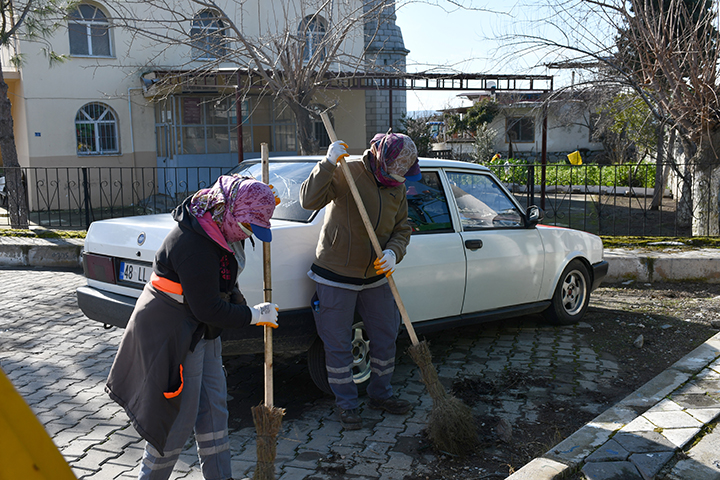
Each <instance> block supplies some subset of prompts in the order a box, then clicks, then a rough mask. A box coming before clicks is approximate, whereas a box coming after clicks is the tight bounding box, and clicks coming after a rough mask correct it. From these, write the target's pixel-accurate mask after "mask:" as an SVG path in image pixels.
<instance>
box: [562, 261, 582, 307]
mask: <svg viewBox="0 0 720 480" xmlns="http://www.w3.org/2000/svg"><path fill="white" fill-rule="evenodd" d="M586 291H587V288H586V286H585V277H584V276H583V275H582V273H580V272H579V271H577V270H573V271H572V272H570V273H568V275H567V277H565V281H564V282H563V287H562V304H563V308H564V309H565V311H566V312H567V314H568V315H577V314H578V313H579V312H580V310H582V308H583V305H584V304H585V295H586Z"/></svg>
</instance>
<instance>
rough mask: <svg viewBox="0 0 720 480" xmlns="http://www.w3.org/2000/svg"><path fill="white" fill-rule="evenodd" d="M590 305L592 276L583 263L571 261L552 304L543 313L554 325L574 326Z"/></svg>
mask: <svg viewBox="0 0 720 480" xmlns="http://www.w3.org/2000/svg"><path fill="white" fill-rule="evenodd" d="M589 303H590V274H589V273H588V269H587V267H586V266H585V264H584V263H583V262H581V261H580V260H573V261H571V262H570V263H569V264H568V266H567V267H565V270H563V273H562V275H560V280H559V281H558V284H557V287H555V293H554V294H553V298H552V303H551V304H550V307H548V309H547V310H545V311H544V312H543V314H544V315H545V318H546V319H547V321H548V322H549V323H551V324H553V325H573V324H575V323H577V322H579V321H580V319H581V318H582V317H583V315H585V312H586V311H587V308H588V304H589Z"/></svg>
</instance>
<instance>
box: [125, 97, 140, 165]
mask: <svg viewBox="0 0 720 480" xmlns="http://www.w3.org/2000/svg"><path fill="white" fill-rule="evenodd" d="M131 90H142V87H128V90H127V92H128V93H127V96H128V115H129V116H130V152H131V153H132V165H133V167H136V166H137V165H136V162H135V135H134V132H133V115H132V98H130V91H131Z"/></svg>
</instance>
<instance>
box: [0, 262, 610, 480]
mask: <svg viewBox="0 0 720 480" xmlns="http://www.w3.org/2000/svg"><path fill="white" fill-rule="evenodd" d="M84 282H85V281H84V278H83V276H82V274H81V273H79V272H77V271H44V270H36V269H8V268H6V269H0V310H1V311H2V312H3V315H2V320H0V332H1V334H0V367H2V369H3V371H4V372H5V373H6V374H7V375H8V377H9V378H10V380H11V381H12V382H13V384H14V385H15V388H17V389H18V391H19V392H20V393H21V394H22V395H23V397H24V398H25V400H26V401H27V402H28V403H29V404H30V406H31V407H32V409H33V411H34V412H35V413H36V415H37V416H38V418H39V419H40V421H41V422H42V423H43V424H44V425H45V428H46V430H47V431H48V432H49V434H50V435H51V437H52V438H53V440H54V441H55V444H56V445H57V446H58V448H59V449H60V452H61V453H62V454H63V456H64V457H65V459H66V460H67V461H68V462H69V464H70V466H71V467H72V469H73V471H74V472H75V474H76V476H77V477H78V478H79V479H103V480H109V479H115V478H121V479H129V478H135V477H136V475H137V469H138V464H139V461H140V458H141V455H142V451H143V446H144V442H143V441H142V440H141V439H140V437H139V436H138V435H137V433H136V432H135V431H134V429H133V428H132V426H131V425H130V423H129V421H128V418H127V416H126V415H125V413H124V412H123V410H122V409H121V408H120V407H119V406H117V405H116V404H115V403H114V402H112V401H111V400H110V399H109V397H108V396H107V395H106V394H105V392H104V390H103V388H104V385H105V380H106V377H107V374H108V371H109V369H110V365H111V363H112V361H113V358H114V355H115V352H116V349H117V346H118V344H119V342H120V338H121V335H122V331H121V330H118V329H112V330H105V329H103V328H102V327H101V326H100V325H99V324H97V323H96V322H92V321H90V320H88V319H87V318H86V317H85V316H84V315H83V314H82V313H81V312H80V310H79V309H78V307H77V304H76V298H75V289H76V288H77V287H78V286H80V285H82V284H84ZM584 328H588V326H587V325H583V324H580V325H578V326H575V327H568V328H562V329H560V328H552V327H540V326H537V325H534V324H525V325H521V326H515V327H512V326H510V327H508V326H506V327H504V328H501V327H499V326H498V325H497V324H488V325H487V326H485V327H483V328H478V327H468V328H464V329H457V330H453V331H449V332H444V333H442V334H434V335H433V336H432V343H431V345H432V351H433V355H434V357H435V358H434V362H435V365H436V366H437V369H438V373H439V376H440V377H441V380H442V381H443V382H444V383H446V385H449V384H450V383H452V381H453V380H456V379H462V378H476V377H479V376H483V375H488V374H493V373H497V372H501V371H507V370H508V369H518V370H520V369H522V370H531V369H542V370H543V371H544V373H545V375H547V374H549V373H551V374H552V375H553V376H554V378H555V381H554V382H553V384H552V385H539V386H538V387H537V388H534V389H533V393H532V394H531V395H527V396H526V397H525V398H522V397H518V396H513V395H507V396H504V395H503V393H499V394H498V398H497V400H498V401H497V402H493V404H492V405H488V404H483V405H481V406H477V407H475V413H476V414H477V415H478V416H483V415H484V416H488V415H492V416H495V417H500V418H505V419H506V420H507V421H508V422H510V423H511V424H514V423H516V422H533V421H535V420H536V419H537V416H538V412H539V410H538V406H539V405H540V404H542V403H543V402H545V401H547V400H548V398H549V397H550V396H552V397H553V398H560V397H562V396H563V395H564V394H566V393H570V392H571V391H573V390H577V389H588V390H596V389H602V388H605V387H606V386H607V384H608V383H609V382H610V381H611V380H612V379H613V378H614V377H616V376H617V372H618V366H617V365H616V364H615V363H614V362H612V361H610V360H605V359H603V358H600V357H598V356H597V355H596V353H595V352H594V351H593V350H592V349H590V348H583V347H582V344H583V342H582V338H581V337H582V335H583V333H582V332H583V329H584ZM406 346H407V344H406V343H405V345H401V346H400V348H399V349H398V352H399V354H398V357H399V358H398V365H397V368H396V371H395V375H394V383H395V388H396V391H397V392H398V393H399V395H400V396H401V397H403V398H405V399H407V400H409V401H410V402H411V403H412V404H413V405H414V409H413V410H412V412H411V413H410V414H409V415H408V416H392V415H385V414H382V413H378V412H376V411H373V410H370V409H367V408H364V409H362V416H363V420H364V422H365V426H364V428H363V429H361V430H356V431H343V430H342V428H341V427H340V423H339V421H338V419H337V414H336V412H335V411H334V407H333V402H332V400H331V399H330V398H329V397H327V396H324V395H322V394H321V393H320V392H319V390H317V389H316V388H315V387H314V386H313V385H312V381H311V380H310V375H309V373H308V371H307V368H306V367H305V366H304V359H298V358H295V359H285V360H282V361H279V362H277V363H276V371H275V392H276V402H275V403H276V405H278V406H282V407H285V408H286V409H287V415H286V417H285V419H284V421H283V425H282V431H281V432H280V435H279V440H278V450H277V457H276V468H277V477H278V479H280V480H294V479H306V478H312V479H317V480H323V479H334V478H349V479H388V480H392V479H403V478H404V477H405V476H406V475H416V476H417V475H423V474H424V473H425V472H427V471H428V468H429V467H428V464H429V463H431V462H434V461H435V460H436V458H435V456H434V454H432V453H430V452H429V451H426V453H423V454H420V455H412V456H411V455H408V454H406V453H403V452H404V451H407V448H404V447H407V445H409V444H412V443H415V444H417V443H418V442H419V441H420V439H421V437H422V430H423V428H424V425H425V422H426V418H427V415H428V413H429V411H430V409H431V406H432V402H431V399H430V398H429V396H428V395H427V394H426V392H425V389H424V387H423V385H422V384H421V382H420V379H419V372H418V371H417V368H415V365H414V364H413V363H412V361H411V360H409V358H408V357H407V356H406V355H404V354H403V352H404V349H405V348H404V347H406ZM227 364H228V371H229V377H228V383H229V392H230V395H231V396H232V397H233V398H232V399H231V401H230V409H231V413H232V417H233V418H232V420H231V425H230V427H231V428H230V438H231V449H232V454H233V473H234V476H235V478H242V477H244V476H251V475H252V470H253V469H254V466H255V428H254V426H253V425H252V421H251V420H250V411H249V407H250V406H251V405H253V404H258V403H259V402H260V400H261V395H262V393H261V390H262V372H261V370H260V369H259V365H260V363H259V362H258V360H256V359H254V358H252V357H250V356H248V357H235V358H233V359H230V360H228V361H227ZM256 366H258V368H256ZM251 370H252V371H251ZM603 408H606V406H602V405H600V404H598V405H587V409H588V410H589V411H590V412H591V413H600V412H601V411H602V409H603ZM339 473H341V475H339V476H338V474H339ZM171 478H173V479H202V475H201V474H200V471H199V466H198V460H197V456H196V451H195V447H194V444H193V443H192V442H191V441H189V442H188V444H187V445H186V448H185V451H184V452H183V454H182V455H181V457H180V461H179V463H178V464H177V466H176V469H175V471H174V472H173V475H172V477H171Z"/></svg>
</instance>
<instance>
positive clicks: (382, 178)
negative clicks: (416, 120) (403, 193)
mask: <svg viewBox="0 0 720 480" xmlns="http://www.w3.org/2000/svg"><path fill="white" fill-rule="evenodd" d="M370 153H371V155H370V168H371V169H372V172H373V174H374V175H375V178H376V179H377V181H378V182H380V183H381V184H382V185H385V186H386V187H395V186H397V185H401V184H402V183H403V182H404V181H405V180H404V179H403V178H402V177H407V178H410V177H416V176H418V175H419V174H420V165H419V164H418V154H417V147H416V146H415V142H413V141H412V139H411V138H410V137H408V136H407V135H403V134H402V133H387V134H384V133H378V134H377V135H375V136H374V137H373V139H372V140H371V141H370ZM398 177H399V178H398ZM413 179H414V178H413Z"/></svg>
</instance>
